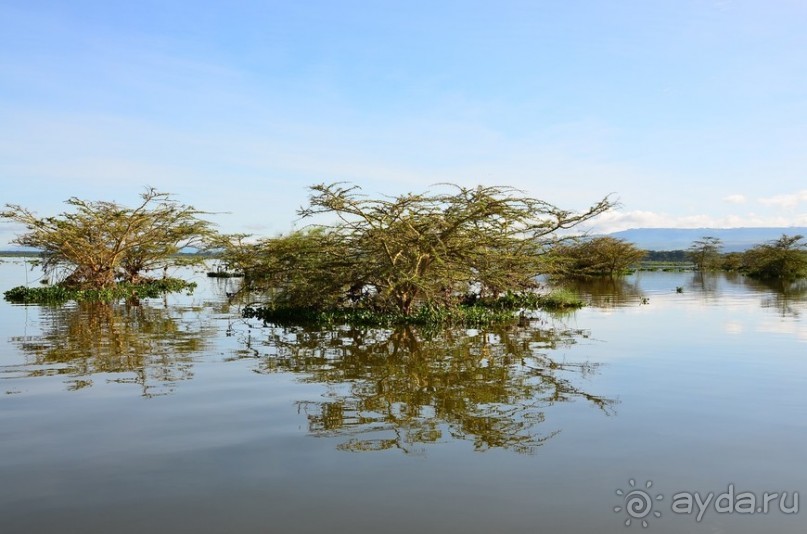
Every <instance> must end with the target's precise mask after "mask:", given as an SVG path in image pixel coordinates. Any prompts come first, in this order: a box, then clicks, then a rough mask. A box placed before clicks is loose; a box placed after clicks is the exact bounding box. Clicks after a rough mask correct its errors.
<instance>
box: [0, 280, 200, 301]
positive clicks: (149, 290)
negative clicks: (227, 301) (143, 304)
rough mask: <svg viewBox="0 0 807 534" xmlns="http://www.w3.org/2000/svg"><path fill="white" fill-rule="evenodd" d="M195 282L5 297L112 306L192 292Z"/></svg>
mask: <svg viewBox="0 0 807 534" xmlns="http://www.w3.org/2000/svg"><path fill="white" fill-rule="evenodd" d="M195 288H196V282H186V281H185V280H180V279H178V278H163V279H160V280H152V281H148V282H141V283H139V284H132V283H130V282H121V283H119V284H116V285H114V286H111V287H105V288H100V289H76V288H70V287H67V286H64V285H54V286H45V287H26V286H17V287H15V288H12V289H9V290H8V291H6V292H5V293H3V296H4V297H5V299H6V300H7V301H9V302H13V303H17V304H62V303H65V302H68V301H71V300H74V301H77V302H112V301H118V300H123V299H132V298H157V297H160V296H162V295H163V294H165V293H176V292H180V291H189V292H190V291H193V290H194V289H195Z"/></svg>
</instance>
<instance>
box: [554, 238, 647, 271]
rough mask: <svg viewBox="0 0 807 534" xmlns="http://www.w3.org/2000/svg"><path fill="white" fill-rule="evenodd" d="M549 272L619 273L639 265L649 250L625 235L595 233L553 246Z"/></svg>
mask: <svg viewBox="0 0 807 534" xmlns="http://www.w3.org/2000/svg"><path fill="white" fill-rule="evenodd" d="M551 256H552V259H553V261H552V263H551V266H552V268H551V270H550V272H549V274H551V275H553V276H556V277H561V278H588V277H593V276H617V275H620V274H625V272H627V271H628V270H630V269H631V268H633V267H635V265H636V264H637V263H639V262H640V261H641V260H642V259H643V258H644V256H645V251H644V250H640V249H638V248H636V246H634V245H633V244H631V243H628V242H627V241H625V240H623V239H616V238H613V237H607V236H606V237H595V238H591V239H582V240H581V241H579V242H576V243H566V244H561V245H559V246H557V247H555V248H554V249H553V250H552V254H551Z"/></svg>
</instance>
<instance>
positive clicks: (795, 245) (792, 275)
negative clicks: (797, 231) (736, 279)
mask: <svg viewBox="0 0 807 534" xmlns="http://www.w3.org/2000/svg"><path fill="white" fill-rule="evenodd" d="M803 239H804V236H801V235H785V234H783V235H782V237H780V238H779V239H775V240H773V241H770V242H768V243H765V244H762V245H757V246H755V247H754V248H751V249H749V250H747V251H745V253H744V254H743V262H744V264H745V269H746V271H747V272H748V274H749V275H750V276H753V277H755V278H762V279H783V280H794V279H796V278H800V277H804V276H807V243H804V242H802V240H803Z"/></svg>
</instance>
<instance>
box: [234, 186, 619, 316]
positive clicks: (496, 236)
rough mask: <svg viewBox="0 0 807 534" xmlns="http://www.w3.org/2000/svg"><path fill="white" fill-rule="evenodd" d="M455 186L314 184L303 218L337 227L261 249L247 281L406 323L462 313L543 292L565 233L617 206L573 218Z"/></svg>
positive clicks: (509, 194)
mask: <svg viewBox="0 0 807 534" xmlns="http://www.w3.org/2000/svg"><path fill="white" fill-rule="evenodd" d="M449 187H450V190H449V192H447V193H436V194H432V193H423V194H412V193H410V194H406V195H401V196H398V197H389V198H381V199H371V198H367V197H365V196H364V195H362V194H361V193H360V190H359V188H358V187H356V186H345V185H343V184H330V185H325V184H320V185H315V186H313V187H311V188H310V189H311V195H310V198H309V206H308V207H306V208H302V209H301V210H300V211H299V214H300V215H301V216H302V217H303V218H310V217H314V216H317V215H326V216H327V215H330V216H336V218H337V222H335V223H332V224H319V225H313V226H312V227H310V229H309V230H307V231H303V232H297V233H295V234H292V235H290V236H286V237H280V238H276V239H269V240H264V241H262V242H260V243H259V244H258V245H254V246H255V247H256V248H255V249H254V252H255V253H256V255H257V256H258V257H259V259H258V261H254V260H255V258H254V256H253V258H252V259H251V260H250V261H251V262H252V265H251V266H250V265H247V268H245V271H246V273H247V277H248V279H250V280H252V281H253V283H254V281H256V280H263V281H268V283H267V285H268V286H271V287H275V288H278V289H279V290H280V294H281V296H280V298H281V299H282V295H283V294H285V295H286V297H287V298H286V299H285V300H286V301H287V302H290V301H291V302H293V301H295V300H296V301H297V302H298V303H299V304H301V305H303V306H312V307H320V308H321V307H330V306H333V305H334V304H335V303H336V304H338V303H345V302H350V301H352V302H354V303H356V302H361V303H363V304H365V305H367V306H370V307H373V308H374V309H376V310H379V311H392V312H397V313H400V314H402V315H405V316H406V315H410V314H411V313H412V311H413V310H414V309H415V308H416V307H417V306H418V305H423V304H425V305H430V306H437V307H451V306H454V305H456V304H458V303H459V301H460V299H462V298H463V296H465V295H467V294H468V293H469V292H472V293H474V294H475V295H476V296H481V297H485V296H494V297H495V296H498V295H501V294H503V293H506V292H525V291H528V290H530V289H533V288H535V287H536V282H535V277H536V275H538V274H539V273H540V272H541V270H542V262H543V259H544V255H545V253H546V252H547V251H548V250H549V248H550V246H551V245H553V244H555V243H556V242H558V241H559V240H561V238H559V237H558V236H557V232H558V231H559V230H563V229H568V228H572V227H574V226H575V225H577V224H579V223H581V222H583V221H586V220H588V219H590V218H592V217H594V216H596V215H598V214H600V213H602V212H604V211H606V210H607V209H609V208H610V207H611V206H612V203H611V201H610V200H609V199H608V198H605V199H603V200H600V201H599V202H597V203H595V204H594V205H592V206H591V207H589V208H588V209H587V210H586V211H584V212H582V213H573V212H570V211H567V210H562V209H560V208H558V207H556V206H553V205H552V204H549V203H547V202H545V201H543V200H538V199H533V198H529V197H526V196H524V195H523V193H521V192H520V191H518V190H516V189H513V188H508V187H481V186H480V187H476V188H466V187H460V186H455V185H451V186H449ZM314 251H316V252H314ZM233 255H237V254H233ZM242 256H243V254H242ZM246 256H248V257H249V256H250V255H249V254H247V255H246ZM247 263H249V262H247ZM250 270H251V271H252V272H251V273H250ZM301 294H305V295H308V297H309V298H301V296H302V295H301ZM290 295H294V296H295V297H294V298H288V297H289V296H290Z"/></svg>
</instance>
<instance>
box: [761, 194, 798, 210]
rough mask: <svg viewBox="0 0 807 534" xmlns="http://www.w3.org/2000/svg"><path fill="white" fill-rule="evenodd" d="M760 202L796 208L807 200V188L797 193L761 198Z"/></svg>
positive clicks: (766, 204)
mask: <svg viewBox="0 0 807 534" xmlns="http://www.w3.org/2000/svg"><path fill="white" fill-rule="evenodd" d="M759 202H760V204H763V205H765V206H773V207H779V208H785V209H790V208H795V207H796V206H798V205H799V204H801V203H802V202H807V189H802V190H801V191H798V192H796V193H790V194H785V195H776V196H772V197H766V198H760V199H759Z"/></svg>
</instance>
